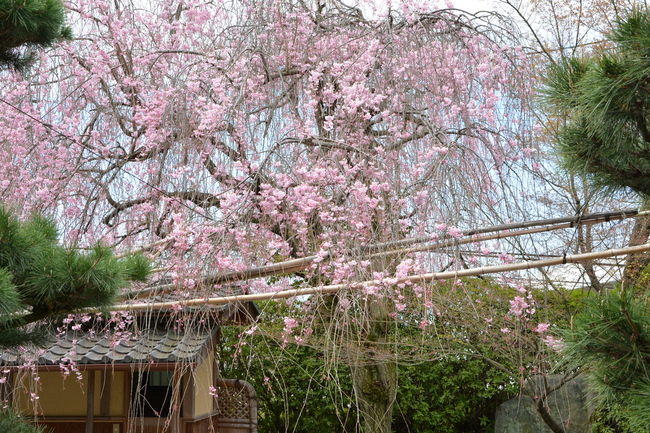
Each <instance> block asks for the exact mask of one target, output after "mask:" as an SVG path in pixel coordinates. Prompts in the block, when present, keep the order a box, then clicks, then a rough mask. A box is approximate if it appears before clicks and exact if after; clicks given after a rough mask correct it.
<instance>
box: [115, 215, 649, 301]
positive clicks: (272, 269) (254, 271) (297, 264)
mask: <svg viewBox="0 0 650 433" xmlns="http://www.w3.org/2000/svg"><path fill="white" fill-rule="evenodd" d="M646 214H650V212H648V211H645V212H639V211H638V210H630V209H628V210H623V211H618V212H607V213H593V214H587V215H584V216H582V217H579V218H576V217H562V218H552V219H546V220H534V221H524V222H518V223H511V224H500V225H496V226H490V227H483V228H479V229H474V230H469V231H467V232H465V233H464V234H463V236H464V238H461V239H456V238H451V237H449V236H447V237H446V238H443V240H441V241H437V242H433V243H431V244H428V245H422V246H418V247H411V248H403V249H397V250H386V251H380V252H376V253H372V254H366V255H363V258H377V257H382V256H388V255H397V254H402V255H403V254H408V253H413V252H421V251H434V250H437V249H442V248H447V247H452V246H458V245H465V244H471V243H474V242H484V241H488V240H494V239H505V238H509V237H515V236H522V235H526V234H534V233H542V232H547V231H553V230H559V229H563V228H571V227H575V226H578V225H584V224H596V223H601V222H608V221H615V220H620V219H627V218H636V217H639V216H642V215H646ZM549 224H554V225H549ZM541 225H547V227H537V226H541ZM518 228H524V230H517V231H514V230H513V229H518ZM505 230H513V231H506V232H505V233H502V232H504V231H505ZM490 232H498V233H496V234H492V235H484V236H476V235H478V234H482V233H490ZM432 240H434V238H432V237H431V236H429V237H421V238H411V239H405V240H401V241H393V242H384V243H381V244H376V245H373V246H370V247H367V248H366V250H368V249H370V250H377V249H381V248H388V247H391V246H405V245H410V244H413V243H422V242H425V241H426V242H430V241H432ZM317 257H318V256H316V255H312V256H306V257H301V258H297V259H292V260H287V261H284V262H280V263H274V264H271V265H264V266H258V267H254V268H249V269H245V270H243V271H233V272H224V273H222V274H216V275H213V276H209V277H206V278H204V279H203V280H201V281H200V282H199V284H200V285H216V284H226V283H232V282H235V281H245V280H250V279H254V278H263V277H270V276H274V275H282V274H290V273H293V272H298V271H301V270H303V269H306V268H307V267H309V266H310V265H311V264H312V263H314V262H315V260H316V259H317ZM327 259H328V257H327V256H326V257H325V258H324V259H323V260H327ZM178 288H179V286H177V285H175V284H165V285H160V286H156V287H150V288H147V289H142V290H138V291H134V292H129V293H127V294H125V295H124V296H123V297H122V299H142V298H145V297H147V296H151V295H160V294H164V293H168V292H170V291H174V290H177V289H178Z"/></svg>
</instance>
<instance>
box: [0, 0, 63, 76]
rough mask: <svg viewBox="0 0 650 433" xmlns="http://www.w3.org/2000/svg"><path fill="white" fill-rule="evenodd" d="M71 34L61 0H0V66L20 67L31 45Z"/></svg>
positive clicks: (34, 45) (24, 63)
mask: <svg viewBox="0 0 650 433" xmlns="http://www.w3.org/2000/svg"><path fill="white" fill-rule="evenodd" d="M71 35H72V33H71V30H70V28H69V27H67V26H66V25H65V7H64V5H63V1H61V0H0V66H2V65H10V66H14V67H17V68H21V67H24V66H26V65H27V64H29V62H30V60H31V57H32V55H33V53H32V52H31V51H30V50H31V49H33V48H38V47H46V46H49V45H51V44H52V43H54V42H56V41H58V40H61V39H67V38H70V36H71Z"/></svg>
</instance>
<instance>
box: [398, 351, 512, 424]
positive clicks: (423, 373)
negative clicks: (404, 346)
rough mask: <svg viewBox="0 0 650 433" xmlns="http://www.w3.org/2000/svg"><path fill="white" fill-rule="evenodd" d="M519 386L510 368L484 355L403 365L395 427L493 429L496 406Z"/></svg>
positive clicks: (400, 372)
mask: <svg viewBox="0 0 650 433" xmlns="http://www.w3.org/2000/svg"><path fill="white" fill-rule="evenodd" d="M516 391H517V386H516V385H515V384H513V383H511V382H510V378H509V377H508V376H507V375H506V374H505V373H503V372H501V371H499V370H496V369H494V368H492V367H490V366H489V365H488V364H487V363H486V362H484V361H482V360H479V359H466V358H465V359H463V358H459V357H455V358H454V357H447V358H445V359H443V360H439V361H434V362H427V363H423V364H420V365H412V366H402V367H400V371H399V386H398V388H397V402H398V405H397V408H396V410H395V414H394V419H393V431H404V432H406V431H412V432H418V433H460V432H462V433H478V432H492V431H494V414H495V412H496V408H497V406H498V405H499V404H501V403H503V402H504V401H506V400H507V399H508V398H509V397H511V396H512V395H513V394H515V393H516Z"/></svg>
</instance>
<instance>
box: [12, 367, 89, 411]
mask: <svg viewBox="0 0 650 433" xmlns="http://www.w3.org/2000/svg"><path fill="white" fill-rule="evenodd" d="M39 376H40V381H39V382H40V386H39V387H38V388H39V390H38V391H36V387H35V385H36V383H35V381H34V380H33V378H32V377H31V375H30V374H29V373H27V372H22V374H21V375H20V377H18V378H16V379H17V380H16V382H15V386H14V407H15V408H16V411H17V412H19V413H21V414H23V415H39V416H48V415H50V416H83V415H85V413H86V397H85V391H86V388H87V383H88V376H87V375H86V374H83V378H82V380H81V381H78V380H77V378H76V377H75V376H70V377H68V378H67V379H66V380H65V381H64V380H63V375H62V374H61V373H60V372H58V371H46V372H40V373H39ZM32 392H37V395H38V400H36V402H32V401H31V399H30V395H31V393H32Z"/></svg>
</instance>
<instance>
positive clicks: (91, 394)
mask: <svg viewBox="0 0 650 433" xmlns="http://www.w3.org/2000/svg"><path fill="white" fill-rule="evenodd" d="M86 372H87V374H88V386H87V387H86V429H85V430H84V433H93V421H94V420H95V370H86Z"/></svg>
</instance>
